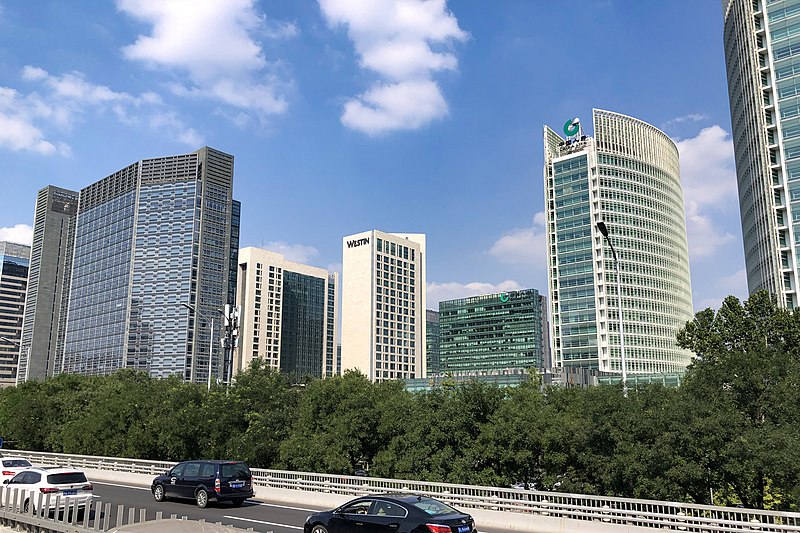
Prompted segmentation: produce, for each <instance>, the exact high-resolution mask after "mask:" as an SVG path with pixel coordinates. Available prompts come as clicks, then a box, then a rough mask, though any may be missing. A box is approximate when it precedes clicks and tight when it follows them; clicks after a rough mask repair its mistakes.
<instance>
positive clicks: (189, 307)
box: [181, 302, 214, 390]
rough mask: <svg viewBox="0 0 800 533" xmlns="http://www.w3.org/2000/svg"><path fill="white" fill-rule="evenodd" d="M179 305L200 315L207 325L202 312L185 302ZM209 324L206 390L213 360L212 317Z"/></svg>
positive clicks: (209, 383)
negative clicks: (209, 336)
mask: <svg viewBox="0 0 800 533" xmlns="http://www.w3.org/2000/svg"><path fill="white" fill-rule="evenodd" d="M181 305H182V306H183V307H185V308H187V309H189V310H190V311H193V312H195V313H197V314H198V315H200V318H202V319H203V320H205V321H206V323H209V318H208V317H207V316H206V315H204V314H203V313H202V312H200V310H199V309H197V308H196V307H195V306H193V305H192V304H187V303H186V302H181ZM210 322H211V338H210V339H209V343H208V390H211V363H212V361H213V358H214V317H211V319H210Z"/></svg>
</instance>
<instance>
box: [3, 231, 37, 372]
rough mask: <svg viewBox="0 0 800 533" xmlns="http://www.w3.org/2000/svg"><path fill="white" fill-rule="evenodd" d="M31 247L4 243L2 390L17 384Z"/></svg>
mask: <svg viewBox="0 0 800 533" xmlns="http://www.w3.org/2000/svg"><path fill="white" fill-rule="evenodd" d="M30 257H31V247H30V246H26V245H24V244H16V243H13V242H5V241H0V387H8V386H10V385H14V384H16V382H17V365H18V364H19V354H20V348H21V346H22V319H23V316H24V311H25V292H26V289H27V286H28V264H29V261H30Z"/></svg>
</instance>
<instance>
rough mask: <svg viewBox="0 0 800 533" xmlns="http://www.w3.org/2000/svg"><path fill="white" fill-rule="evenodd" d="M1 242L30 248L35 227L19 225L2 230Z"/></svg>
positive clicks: (0, 230)
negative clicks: (24, 245)
mask: <svg viewBox="0 0 800 533" xmlns="http://www.w3.org/2000/svg"><path fill="white" fill-rule="evenodd" d="M0 241H8V242H15V243H18V244H26V245H28V246H30V245H31V243H32V242H33V227H31V226H28V225H27V224H17V225H16V226H12V227H10V228H0Z"/></svg>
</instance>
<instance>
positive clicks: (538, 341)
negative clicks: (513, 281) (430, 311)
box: [439, 289, 547, 373]
mask: <svg viewBox="0 0 800 533" xmlns="http://www.w3.org/2000/svg"><path fill="white" fill-rule="evenodd" d="M545 301H546V299H545V298H544V297H543V296H540V295H539V291H537V290H536V289H525V290H520V291H512V292H502V293H499V294H483V295H480V296H470V297H468V298H460V299H458V300H445V301H442V302H439V330H440V334H439V335H440V339H441V341H440V353H441V355H440V371H441V372H442V373H448V372H460V373H481V372H492V371H498V370H508V369H512V368H523V369H536V370H540V369H542V368H543V366H544V361H545V359H546V355H545V352H544V351H543V346H542V325H543V324H546V323H547V321H546V319H544V320H543V318H542V314H545V315H546V314H547V308H546V307H545V303H544V302H545Z"/></svg>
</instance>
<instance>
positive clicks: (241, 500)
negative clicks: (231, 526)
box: [231, 498, 244, 507]
mask: <svg viewBox="0 0 800 533" xmlns="http://www.w3.org/2000/svg"><path fill="white" fill-rule="evenodd" d="M231 503H232V504H233V506H234V507H240V506H241V505H242V504H243V503H244V498H234V499H232V500H231Z"/></svg>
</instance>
